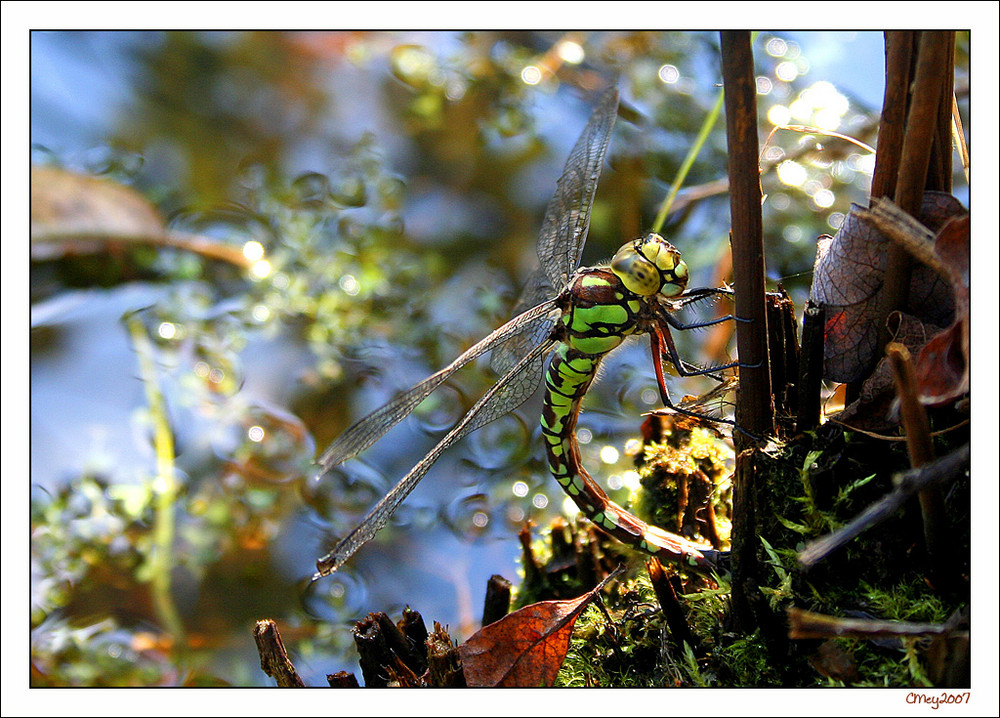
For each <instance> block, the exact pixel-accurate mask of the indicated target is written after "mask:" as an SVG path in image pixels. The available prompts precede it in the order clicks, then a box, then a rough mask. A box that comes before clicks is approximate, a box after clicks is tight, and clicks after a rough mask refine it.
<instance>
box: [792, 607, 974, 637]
mask: <svg viewBox="0 0 1000 718" xmlns="http://www.w3.org/2000/svg"><path fill="white" fill-rule="evenodd" d="M954 630H955V626H954V625H953V624H950V623H912V622H909V621H882V620H878V619H866V618H838V617H836V616H826V615H823V614H821V613H813V612H812V611H806V610H804V609H801V608H795V607H794V606H792V607H791V608H789V609H788V637H789V638H792V639H796V640H797V639H801V638H837V637H841V636H851V637H853V638H891V637H898V636H936V635H942V634H946V633H950V632H952V631H954Z"/></svg>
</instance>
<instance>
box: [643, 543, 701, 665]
mask: <svg viewBox="0 0 1000 718" xmlns="http://www.w3.org/2000/svg"><path fill="white" fill-rule="evenodd" d="M646 571H647V572H649V580H650V583H652V584H653V590H654V591H655V592H656V600H657V601H658V602H659V604H660V608H661V609H662V610H663V615H664V617H665V618H666V619H667V626H668V627H669V629H670V636H671V638H672V639H673V640H674V641H675V642H676V644H677V646H678V647H680V646H682V645H683V644H685V643H686V644H688V645H689V646H691V649H692V650H696V649H697V648H698V644H697V642H696V640H695V637H694V635H693V634H692V633H691V628H690V627H689V626H688V623H687V619H685V618H684V609H683V608H682V607H681V603H680V601H678V600H677V592H676V591H675V590H674V586H673V584H672V583H671V581H670V579H669V578H668V577H667V574H666V571H664V569H663V564H661V563H660V562H659V561H658V560H657V559H655V558H652V559H650V560H649V561H646Z"/></svg>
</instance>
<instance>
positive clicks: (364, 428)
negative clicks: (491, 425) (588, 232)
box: [319, 301, 555, 473]
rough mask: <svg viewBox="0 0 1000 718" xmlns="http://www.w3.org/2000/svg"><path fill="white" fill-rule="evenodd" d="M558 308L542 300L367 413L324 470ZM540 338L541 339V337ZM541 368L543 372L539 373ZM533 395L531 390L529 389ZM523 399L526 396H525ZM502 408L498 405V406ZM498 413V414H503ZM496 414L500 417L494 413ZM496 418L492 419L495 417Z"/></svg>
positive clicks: (323, 459) (331, 452) (339, 441)
mask: <svg viewBox="0 0 1000 718" xmlns="http://www.w3.org/2000/svg"><path fill="white" fill-rule="evenodd" d="M554 309H555V304H554V302H551V301H550V302H543V303H542V304H540V305H538V306H537V307H534V308H532V309H529V310H528V311H526V312H523V313H521V314H518V315H517V316H516V317H514V318H513V319H511V320H510V321H509V322H507V323H506V324H504V325H503V326H502V327H500V328H499V329H497V330H496V331H494V332H493V333H492V334H490V335H489V336H488V337H486V338H485V339H483V340H481V341H480V342H478V343H476V344H475V345H474V346H472V347H470V348H469V349H468V350H466V351H465V353H463V354H462V355H461V356H460V357H458V359H456V360H455V361H453V362H452V363H451V364H449V365H448V366H446V367H445V368H444V369H441V370H440V371H438V372H436V373H434V374H431V375H430V376H429V377H427V378H426V379H424V380H423V381H422V382H420V383H419V384H417V385H416V386H414V387H412V388H410V389H408V390H406V391H405V392H403V393H402V394H400V395H399V396H397V397H396V398H395V399H393V400H392V401H390V402H389V403H388V404H386V405H385V406H383V407H381V408H379V409H376V410H375V411H373V412H372V413H371V414H369V415H368V416H366V417H364V418H363V419H361V420H360V421H358V422H357V423H356V424H354V425H353V426H352V427H351V428H349V429H348V430H347V431H345V432H344V433H343V434H341V435H340V436H339V437H337V438H336V439H335V440H334V441H333V443H331V444H330V446H329V447H327V449H326V451H324V452H323V455H322V456H320V458H319V464H320V466H321V467H322V471H323V473H326V472H327V471H329V470H330V469H332V468H333V467H334V466H337V465H338V464H340V463H343V462H344V461H346V460H347V459H349V458H351V457H352V456H356V455H357V454H359V453H361V452H362V451H364V450H365V449H367V448H368V447H369V446H371V445H372V444H374V443H375V442H376V441H378V439H380V438H381V437H382V436H383V435H385V433H386V432H387V431H389V429H391V428H392V427H394V426H395V425H396V424H398V423H399V422H400V421H402V420H403V419H404V418H406V416H408V415H409V414H410V412H412V411H413V410H414V409H415V408H416V407H417V405H418V404H419V403H420V402H422V401H423V400H424V399H426V398H427V397H428V396H430V394H431V392H433V391H434V390H435V389H437V388H438V387H439V386H440V385H441V384H442V383H443V382H444V381H445V380H446V379H448V377H450V376H451V375H452V374H454V373H455V372H456V371H458V370H459V369H461V368H462V367H463V366H465V365H466V364H468V363H469V362H471V361H472V360H474V359H476V358H477V357H479V356H482V355H483V354H485V353H486V352H488V351H489V350H490V349H492V348H494V347H496V346H498V345H500V344H503V343H504V342H506V341H508V340H510V339H511V338H512V337H513V338H517V337H518V336H519V335H522V334H528V335H531V336H532V337H534V336H535V335H536V334H538V327H544V328H545V331H548V327H550V326H551V324H552V319H551V316H552V315H553V310H554ZM539 341H540V339H539ZM540 376H541V372H539V377H540ZM539 377H536V378H535V382H534V385H533V386H532V387H531V391H534V388H535V387H536V386H537V385H538V378H539ZM529 395H530V391H529ZM522 401H523V400H522ZM519 405H520V402H518V404H509V405H507V406H506V408H504V411H503V412H501V413H506V412H508V411H513V410H514V409H516V408H517V407H518V406H519ZM500 408H502V407H500V406H497V407H496V410H497V411H499V409H500ZM501 413H497V414H496V416H500V414H501ZM494 418H496V417H494ZM491 420H492V419H491Z"/></svg>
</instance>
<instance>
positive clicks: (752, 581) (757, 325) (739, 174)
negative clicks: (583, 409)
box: [721, 32, 774, 633]
mask: <svg viewBox="0 0 1000 718" xmlns="http://www.w3.org/2000/svg"><path fill="white" fill-rule="evenodd" d="M721 35H722V77H723V84H724V86H725V90H726V94H725V103H726V139H727V144H728V152H729V206H730V213H731V216H732V243H733V278H734V281H735V284H736V316H738V317H740V318H742V319H749V320H750V321H748V322H740V323H739V324H738V326H737V329H736V344H737V351H738V352H739V358H740V363H741V367H740V390H739V394H738V395H737V403H736V421H737V423H738V424H739V425H740V426H741V427H742V428H743V429H745V430H746V431H749V432H751V433H753V434H756V435H758V436H766V435H770V434H771V433H772V431H773V426H774V408H773V403H772V401H771V381H770V370H769V367H768V355H767V314H766V308H765V303H764V242H763V234H764V231H763V221H762V219H761V210H760V204H761V190H760V169H759V164H758V163H759V159H758V158H759V154H760V151H759V142H758V138H757V104H756V101H757V98H756V91H757V87H756V81H755V79H754V64H753V53H752V51H751V43H750V33H749V32H723V33H722V34H721ZM743 365H751V366H743ZM733 439H734V441H735V442H736V449H737V456H736V472H735V475H734V478H733V531H732V534H733V541H732V543H733V548H732V553H733V558H732V563H733V603H732V606H733V607H732V614H731V617H732V620H733V621H734V622H735V628H736V629H737V630H739V631H742V632H744V633H750V632H752V631H753V630H754V629H755V628H756V627H757V626H758V625H760V619H761V617H760V616H757V615H755V613H756V612H755V610H754V605H755V601H754V597H755V596H758V595H759V589H758V588H757V585H758V580H759V574H760V567H759V561H758V558H757V551H758V549H759V546H760V545H759V542H758V539H757V524H758V520H757V514H758V512H759V511H760V510H761V508H762V507H760V506H759V505H758V504H759V489H758V486H757V483H756V475H757V472H756V471H755V463H756V454H757V451H758V450H757V449H756V448H755V447H753V446H752V443H751V442H750V440H749V439H748V438H747V437H745V436H743V434H741V433H736V434H734V437H733Z"/></svg>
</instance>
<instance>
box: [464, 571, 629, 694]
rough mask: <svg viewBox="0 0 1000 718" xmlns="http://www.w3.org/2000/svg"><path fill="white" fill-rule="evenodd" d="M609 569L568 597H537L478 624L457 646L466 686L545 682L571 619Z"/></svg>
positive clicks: (561, 654) (559, 657) (558, 660)
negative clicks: (590, 586)
mask: <svg viewBox="0 0 1000 718" xmlns="http://www.w3.org/2000/svg"><path fill="white" fill-rule="evenodd" d="M619 573H621V569H619V570H618V571H615V572H614V573H612V574H611V575H610V576H608V577H607V578H606V579H604V580H603V581H601V583H600V584H599V585H598V586H597V587H596V588H594V590H592V591H588V592H587V593H585V594H583V595H582V596H579V597H578V598H574V599H571V600H569V601H541V602H539V603H533V604H531V605H530V606H525V607H524V608H522V609H520V610H517V611H514V612H513V613H511V614H508V615H507V616H505V617H504V618H501V619H500V620H499V621H496V622H494V623H491V624H490V625H488V626H484V627H483V628H482V629H480V630H479V631H478V632H477V633H476V634H475V635H474V636H472V637H471V638H470V639H469V640H468V641H466V642H465V643H463V644H462V645H461V646H459V647H458V651H459V653H460V654H461V656H462V668H463V670H464V672H465V681H466V683H467V684H468V685H470V686H489V687H498V686H506V687H522V688H526V687H534V686H551V685H552V682H553V681H554V680H555V678H556V674H557V673H559V668H560V667H561V666H562V663H563V659H565V658H566V651H567V649H568V648H569V638H570V635H571V634H572V633H573V626H574V624H575V623H576V619H577V618H579V617H580V614H581V613H583V609H585V608H586V607H587V606H588V605H589V604H590V602H591V601H593V600H594V598H596V597H597V594H598V592H599V591H600V590H601V589H602V588H603V587H604V585H605V584H606V583H607V582H608V581H610V580H611V579H612V578H614V577H615V576H617V575H618V574H619Z"/></svg>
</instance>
